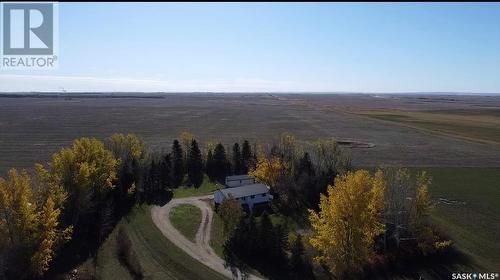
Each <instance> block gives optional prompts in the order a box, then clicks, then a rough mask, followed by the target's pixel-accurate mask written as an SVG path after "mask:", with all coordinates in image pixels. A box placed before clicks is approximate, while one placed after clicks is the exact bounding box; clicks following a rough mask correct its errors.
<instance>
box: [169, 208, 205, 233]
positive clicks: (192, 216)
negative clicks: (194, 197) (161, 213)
mask: <svg viewBox="0 0 500 280" xmlns="http://www.w3.org/2000/svg"><path fill="white" fill-rule="evenodd" d="M169 219H170V222H172V225H173V226H174V227H175V228H176V229H177V230H178V231H179V232H180V233H181V234H182V235H184V236H185V237H186V238H187V239H189V240H191V241H193V242H195V239H196V232H197V231H198V228H199V227H200V223H201V210H200V208H198V207H196V206H194V205H189V204H181V205H179V206H176V207H175V208H173V209H172V211H171V212H170V217H169Z"/></svg>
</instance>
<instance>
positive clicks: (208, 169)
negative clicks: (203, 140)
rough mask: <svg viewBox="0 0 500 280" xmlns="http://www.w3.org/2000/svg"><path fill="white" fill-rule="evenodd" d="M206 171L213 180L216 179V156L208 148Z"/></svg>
mask: <svg viewBox="0 0 500 280" xmlns="http://www.w3.org/2000/svg"><path fill="white" fill-rule="evenodd" d="M205 172H206V173H207V176H208V178H210V180H211V181H213V180H215V173H214V172H215V169H214V156H213V153H212V150H211V149H210V150H208V153H207V160H206V161H205Z"/></svg>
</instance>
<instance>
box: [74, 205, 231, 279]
mask: <svg viewBox="0 0 500 280" xmlns="http://www.w3.org/2000/svg"><path fill="white" fill-rule="evenodd" d="M119 226H123V227H124V229H125V230H126V231H127V233H128V235H129V236H130V239H131V242H132V249H133V250H134V251H135V253H136V255H137V257H138V259H139V262H140V264H141V266H142V268H143V271H144V279H177V280H184V279H185V280H190V279H206V280H212V279H215V280H217V279H226V278H225V277H224V276H222V275H220V274H219V273H217V272H215V271H213V270H211V269H210V268H208V267H206V266H204V265H203V264H201V263H199V262H198V261H196V260H194V259H193V258H191V257H190V256H189V255H187V254H186V253H184V252H183V251H182V250H181V249H179V248H178V247H176V246H175V245H174V244H172V243H171V242H170V241H168V240H167V239H166V238H165V237H164V236H163V235H162V234H161V232H160V230H159V229H158V228H157V227H156V226H155V225H154V223H153V221H152V220H151V212H150V207H149V206H145V205H143V206H137V207H136V208H135V209H134V210H133V211H132V213H131V214H130V215H129V216H127V217H125V218H124V219H123V220H122V221H121V222H120V224H119V225H118V226H117V227H116V228H115V230H114V231H113V232H112V233H111V235H110V236H109V238H108V239H107V241H106V242H105V243H104V245H103V246H102V247H101V248H100V249H99V252H98V254H97V261H96V264H97V269H96V276H97V279H120V280H122V279H123V280H127V279H132V277H131V276H130V274H129V273H128V271H127V270H126V268H124V267H123V266H122V265H121V264H120V262H119V261H118V259H117V257H116V249H117V248H116V236H117V233H118V228H119ZM85 268H87V269H88V270H91V269H92V268H93V261H92V260H89V261H87V262H86V263H85V264H84V265H82V267H81V268H80V270H81V269H85Z"/></svg>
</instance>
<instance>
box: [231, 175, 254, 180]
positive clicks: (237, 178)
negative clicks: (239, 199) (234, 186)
mask: <svg viewBox="0 0 500 280" xmlns="http://www.w3.org/2000/svg"><path fill="white" fill-rule="evenodd" d="M253 178H254V177H253V176H250V175H233V176H227V177H226V181H237V180H246V179H253Z"/></svg>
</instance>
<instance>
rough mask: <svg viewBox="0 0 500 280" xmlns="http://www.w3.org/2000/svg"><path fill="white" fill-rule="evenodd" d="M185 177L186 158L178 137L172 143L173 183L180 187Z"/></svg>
mask: <svg viewBox="0 0 500 280" xmlns="http://www.w3.org/2000/svg"><path fill="white" fill-rule="evenodd" d="M183 179H184V160H183V153H182V147H181V145H180V144H179V141H178V140H177V139H176V140H174V143H173V145H172V185H173V186H174V187H178V186H180V185H181V184H182V180H183Z"/></svg>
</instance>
